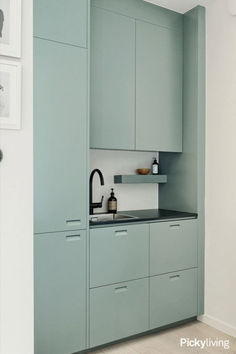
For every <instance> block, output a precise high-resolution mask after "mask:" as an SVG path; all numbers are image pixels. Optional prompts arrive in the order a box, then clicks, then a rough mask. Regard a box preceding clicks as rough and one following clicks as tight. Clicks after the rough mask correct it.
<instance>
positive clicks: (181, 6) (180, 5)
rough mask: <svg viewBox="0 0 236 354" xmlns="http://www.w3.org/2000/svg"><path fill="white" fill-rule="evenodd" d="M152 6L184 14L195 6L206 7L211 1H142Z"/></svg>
mask: <svg viewBox="0 0 236 354" xmlns="http://www.w3.org/2000/svg"><path fill="white" fill-rule="evenodd" d="M144 1H147V2H151V3H152V4H155V5H159V6H162V7H166V8H168V9H171V10H173V11H177V12H181V13H184V12H186V11H188V10H190V9H192V8H193V7H195V6H197V5H203V6H207V3H208V2H209V1H212V0H144Z"/></svg>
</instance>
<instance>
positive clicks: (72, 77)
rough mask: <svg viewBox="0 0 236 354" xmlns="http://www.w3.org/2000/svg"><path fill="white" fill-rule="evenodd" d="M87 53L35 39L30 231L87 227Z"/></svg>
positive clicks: (38, 231) (75, 48)
mask: <svg viewBox="0 0 236 354" xmlns="http://www.w3.org/2000/svg"><path fill="white" fill-rule="evenodd" d="M86 185H87V50H85V49H82V48H78V47H74V46H68V45H64V44H59V43H55V42H51V41H46V40H42V39H38V38H35V39H34V186H35V189H34V190H35V195H34V200H35V209H34V215H35V223H34V225H35V233H44V232H56V231H66V230H77V229H83V228H86V225H87V189H86Z"/></svg>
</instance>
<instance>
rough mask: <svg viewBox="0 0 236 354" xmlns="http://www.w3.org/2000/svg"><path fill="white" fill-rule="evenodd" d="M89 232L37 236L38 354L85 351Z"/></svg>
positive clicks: (35, 256) (36, 323)
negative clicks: (87, 243) (87, 240)
mask: <svg viewBox="0 0 236 354" xmlns="http://www.w3.org/2000/svg"><path fill="white" fill-rule="evenodd" d="M85 237H86V233H85V231H78V232H68V233H64V232H61V233H56V234H53V233H51V234H45V235H36V236H35V245H34V247H35V254H34V258H35V354H49V353H50V354H69V353H74V352H77V351H79V350H83V349H85V332H86V259H85V257H86V256H85V255H86V239H85Z"/></svg>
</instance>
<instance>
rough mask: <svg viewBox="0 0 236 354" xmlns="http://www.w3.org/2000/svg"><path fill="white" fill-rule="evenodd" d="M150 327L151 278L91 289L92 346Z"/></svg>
mask: <svg viewBox="0 0 236 354" xmlns="http://www.w3.org/2000/svg"><path fill="white" fill-rule="evenodd" d="M146 330H148V279H141V280H135V281H131V282H126V283H119V284H115V285H110V286H105V287H101V288H97V289H92V290H90V346H91V347H95V346H97V345H101V344H104V343H109V342H112V341H115V340H118V339H121V338H125V337H128V336H131V335H134V334H137V333H141V332H144V331H146Z"/></svg>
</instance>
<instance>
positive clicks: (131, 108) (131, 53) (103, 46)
mask: <svg viewBox="0 0 236 354" xmlns="http://www.w3.org/2000/svg"><path fill="white" fill-rule="evenodd" d="M91 25H92V29H91V31H92V32H91V126H90V129H91V131H90V138H91V143H90V144H91V147H92V148H103V149H128V150H134V146H135V21H134V20H133V19H131V18H128V17H125V16H122V15H119V14H115V13H112V12H109V11H106V10H103V9H99V8H93V7H92V20H91Z"/></svg>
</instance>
